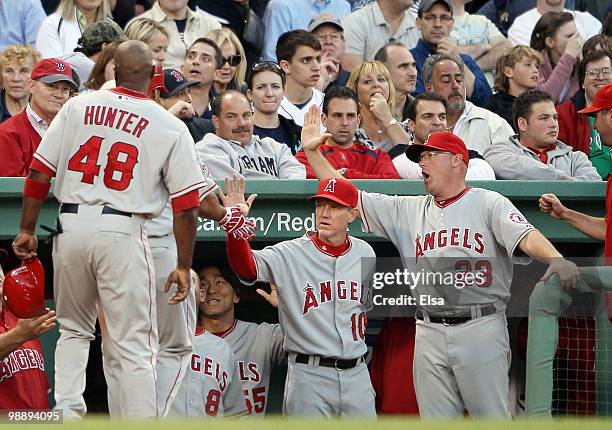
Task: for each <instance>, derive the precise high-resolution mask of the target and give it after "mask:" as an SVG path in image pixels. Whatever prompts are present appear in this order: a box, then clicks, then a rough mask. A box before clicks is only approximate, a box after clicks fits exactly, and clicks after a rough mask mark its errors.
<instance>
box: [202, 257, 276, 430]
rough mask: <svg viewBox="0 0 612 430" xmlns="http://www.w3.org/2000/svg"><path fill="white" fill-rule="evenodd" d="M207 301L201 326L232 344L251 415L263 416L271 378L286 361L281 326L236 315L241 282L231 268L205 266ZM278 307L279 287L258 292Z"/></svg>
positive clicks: (203, 306)
mask: <svg viewBox="0 0 612 430" xmlns="http://www.w3.org/2000/svg"><path fill="white" fill-rule="evenodd" d="M200 278H201V280H202V283H201V285H202V288H203V289H204V290H205V291H206V299H205V300H204V301H203V302H202V305H201V306H200V317H199V324H200V325H201V326H202V327H204V328H205V329H206V330H207V331H208V332H211V333H212V334H215V335H217V336H219V337H220V338H223V339H224V340H226V341H227V343H229V345H230V347H231V348H232V351H234V354H235V355H236V360H238V371H239V374H240V380H241V381H242V389H243V394H244V397H245V399H246V403H247V408H248V411H249V414H250V415H251V416H256V417H262V418H263V416H264V414H265V413H266V408H267V406H268V389H269V386H270V375H271V374H272V371H273V370H274V368H275V367H276V366H278V365H279V364H280V363H281V362H282V361H283V359H284V358H285V350H284V349H283V333H282V330H281V327H280V324H268V323H261V324H255V323H252V322H247V321H241V320H238V319H236V318H235V316H234V307H235V305H236V303H238V302H239V301H240V293H239V281H238V279H237V278H236V275H235V274H234V273H233V272H231V271H230V270H229V269H228V268H222V267H217V266H206V267H204V268H202V270H200ZM257 292H258V293H259V294H261V295H262V296H263V297H264V298H265V299H266V300H268V301H269V302H270V304H271V305H272V306H274V307H278V302H277V300H276V299H277V296H276V288H275V287H273V289H272V292H271V293H266V292H265V291H263V290H260V289H258V290H257Z"/></svg>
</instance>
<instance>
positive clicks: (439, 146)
mask: <svg viewBox="0 0 612 430" xmlns="http://www.w3.org/2000/svg"><path fill="white" fill-rule="evenodd" d="M435 150H438V151H445V152H450V153H451V154H457V155H461V157H463V162H464V163H465V164H466V165H468V163H469V162H470V156H469V155H468V151H467V148H466V147H465V143H464V142H463V140H461V138H460V137H459V136H457V135H455V134H453V133H451V132H450V131H434V132H433V133H431V134H430V135H429V136H428V137H427V140H426V141H425V143H424V144H420V143H415V144H412V145H410V146H409V147H408V149H406V157H408V159H409V160H410V161H414V162H415V163H418V162H419V158H420V156H421V152H423V151H435Z"/></svg>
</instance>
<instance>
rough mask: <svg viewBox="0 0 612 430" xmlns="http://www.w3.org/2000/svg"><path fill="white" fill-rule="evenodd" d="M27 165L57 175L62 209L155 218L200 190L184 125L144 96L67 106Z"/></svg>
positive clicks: (121, 95) (115, 95)
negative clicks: (98, 208) (72, 206)
mask: <svg viewBox="0 0 612 430" xmlns="http://www.w3.org/2000/svg"><path fill="white" fill-rule="evenodd" d="M34 157H35V158H36V159H37V160H38V161H40V162H41V163H43V164H44V165H45V166H46V167H48V168H49V169H50V170H51V171H53V172H54V173H55V175H56V182H55V188H54V193H55V196H56V197H57V199H58V200H59V201H60V202H61V203H77V204H85V205H107V206H110V207H112V208H114V209H116V210H120V211H124V212H129V213H135V214H142V215H145V216H147V217H155V216H158V215H159V214H160V213H161V211H162V209H163V208H164V206H165V205H166V202H167V200H168V196H170V198H173V199H174V198H176V197H180V196H182V195H184V194H187V193H189V192H191V191H193V190H197V189H199V188H201V187H202V186H203V184H204V178H203V177H202V172H201V171H200V168H199V166H198V163H197V161H196V152H195V148H194V142H193V139H192V138H191V135H190V134H189V130H188V129H187V127H186V126H185V124H184V123H183V122H182V121H181V120H179V119H178V118H176V117H174V116H173V115H171V114H170V113H169V112H168V111H166V110H165V109H164V108H162V107H161V106H159V105H158V104H156V103H155V102H154V101H153V100H150V99H149V98H147V97H146V96H145V95H143V94H140V93H137V92H134V91H131V90H128V89H125V88H113V89H112V90H101V91H96V92H94V93H90V94H83V95H80V96H79V97H75V98H73V99H70V100H69V101H68V102H67V103H66V104H65V105H64V106H63V107H62V109H61V110H60V112H59V113H58V114H57V116H56V117H55V118H54V120H53V122H52V123H51V126H50V127H49V130H48V131H47V133H45V136H44V137H43V139H42V142H41V144H40V146H39V147H38V149H37V151H36V153H35V154H34Z"/></svg>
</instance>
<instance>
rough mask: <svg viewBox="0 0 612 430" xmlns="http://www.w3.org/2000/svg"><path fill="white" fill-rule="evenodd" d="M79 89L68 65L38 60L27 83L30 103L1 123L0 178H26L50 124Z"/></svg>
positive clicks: (52, 59)
mask: <svg viewBox="0 0 612 430" xmlns="http://www.w3.org/2000/svg"><path fill="white" fill-rule="evenodd" d="M77 88H78V86H77V85H76V83H75V82H74V80H73V77H72V68H71V67H70V64H68V63H66V62H64V61H61V60H58V59H55V58H46V59H44V60H42V61H39V62H38V63H37V64H36V66H34V69H33V70H32V75H31V78H30V82H29V89H30V93H31V98H30V103H29V104H28V106H27V107H26V108H25V109H24V110H23V111H22V112H21V113H20V114H18V115H15V116H14V117H12V118H10V119H9V120H7V121H5V122H3V123H2V124H0V154H2V157H0V176H26V175H27V174H28V170H29V167H30V161H32V156H33V155H34V152H36V149H37V148H38V145H39V144H40V141H41V139H42V136H43V135H44V134H45V132H46V131H47V129H48V128H49V124H51V121H52V120H53V118H55V115H57V113H58V112H59V111H60V109H61V108H62V106H63V105H64V103H66V102H67V101H68V99H69V98H70V94H71V92H73V91H76V90H77Z"/></svg>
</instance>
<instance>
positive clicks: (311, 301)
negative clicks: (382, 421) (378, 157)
mask: <svg viewBox="0 0 612 430" xmlns="http://www.w3.org/2000/svg"><path fill="white" fill-rule="evenodd" d="M357 195H358V194H357V189H356V188H355V186H354V185H353V184H352V183H351V182H349V181H347V180H346V179H344V178H329V179H325V180H322V181H321V182H320V183H319V188H318V191H317V194H315V195H314V196H311V197H310V198H309V199H314V200H315V219H316V231H315V232H308V233H306V234H305V235H304V236H302V237H300V238H298V239H294V240H288V241H285V242H281V243H278V244H276V245H273V246H268V247H266V248H265V249H263V250H260V251H252V250H251V247H250V246H249V243H248V242H247V240H244V239H240V238H236V237H234V236H233V235H231V234H228V236H227V255H228V259H229V263H230V266H231V268H232V270H233V271H234V272H235V273H236V274H237V275H238V276H239V277H240V278H241V279H242V282H243V283H245V284H247V285H252V284H253V283H255V282H257V281H261V282H270V283H273V284H274V285H276V287H277V294H278V312H279V319H280V322H281V327H282V329H283V333H284V347H285V350H286V351H287V352H288V361H289V365H288V371H287V382H286V385H285V397H284V401H283V412H284V413H285V414H286V415H289V416H307V417H319V418H322V417H326V418H331V417H346V416H353V417H354V416H364V417H374V416H375V415H376V411H375V405H374V390H373V389H372V384H371V383H370V377H369V373H368V368H367V366H366V364H365V362H364V357H365V354H366V352H367V348H366V344H365V341H364V338H365V325H366V316H365V311H366V302H369V300H368V297H370V284H371V281H372V277H373V275H374V265H375V261H374V259H375V254H374V251H373V249H372V247H371V246H370V245H368V244H367V243H366V242H365V241H363V240H361V239H357V238H354V237H351V236H349V235H348V233H347V230H348V226H349V224H350V223H351V222H353V221H354V220H355V218H356V216H357V209H356V206H357V203H358V202H357Z"/></svg>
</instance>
